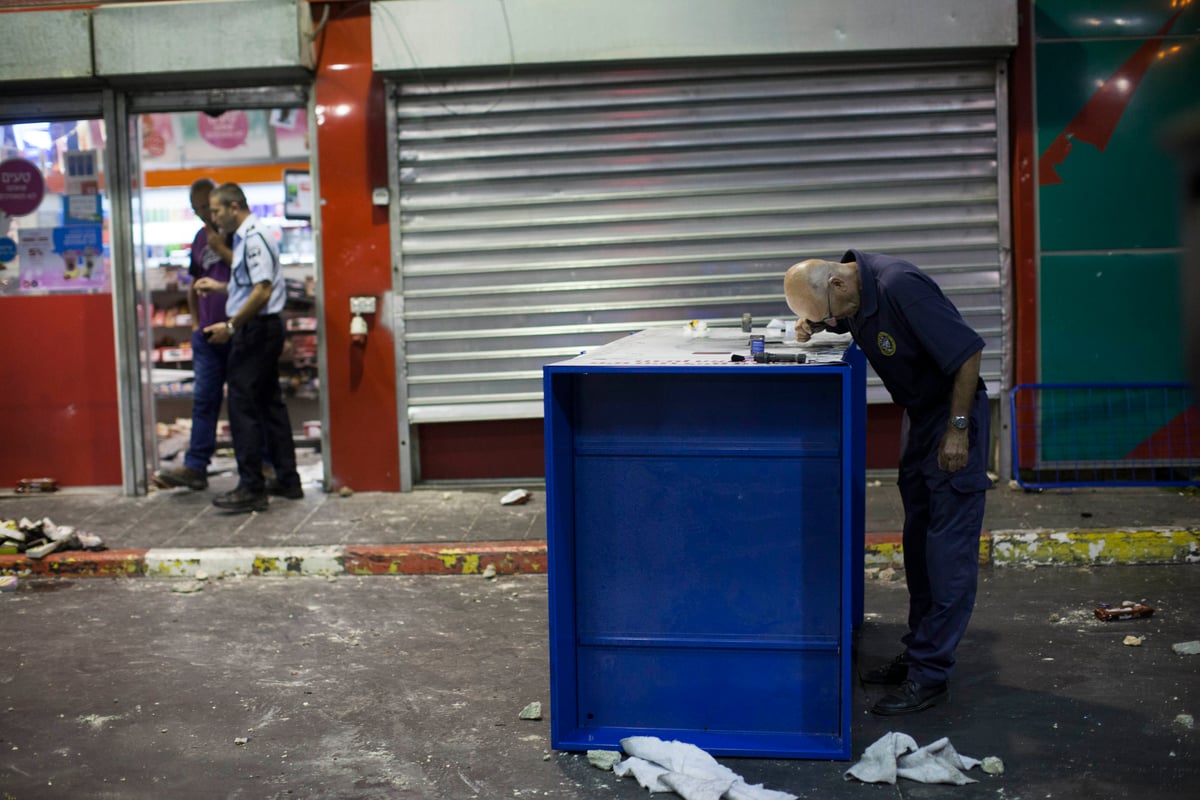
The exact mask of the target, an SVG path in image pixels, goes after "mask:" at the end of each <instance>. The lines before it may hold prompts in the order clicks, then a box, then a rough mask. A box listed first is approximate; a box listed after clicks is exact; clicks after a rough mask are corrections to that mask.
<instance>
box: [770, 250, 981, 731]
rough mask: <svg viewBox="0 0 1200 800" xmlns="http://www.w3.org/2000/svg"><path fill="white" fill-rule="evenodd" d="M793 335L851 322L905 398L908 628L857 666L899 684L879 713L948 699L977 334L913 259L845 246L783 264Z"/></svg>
mask: <svg viewBox="0 0 1200 800" xmlns="http://www.w3.org/2000/svg"><path fill="white" fill-rule="evenodd" d="M784 294H785V296H786V298H787V303H788V306H789V307H790V308H791V309H792V311H793V312H794V313H795V314H796V315H797V317H798V318H799V319H798V320H797V322H796V338H797V340H799V341H801V342H804V341H808V339H809V338H810V337H811V336H812V334H813V333H816V332H818V331H821V330H828V331H832V332H834V333H846V332H847V331H848V332H849V333H851V334H852V335H853V337H854V341H855V342H856V343H857V344H858V346H859V347H860V348H861V349H862V351H863V352H864V353H865V354H866V356H867V359H868V360H869V361H870V362H871V366H872V367H873V368H874V369H875V372H876V374H877V375H879V377H880V378H881V379H882V380H883V384H884V386H885V387H887V390H888V392H890V393H891V395H892V399H893V400H894V401H895V402H896V404H897V405H899V406H901V407H903V408H904V411H905V415H904V424H903V427H902V434H901V439H902V453H901V456H900V474H899V480H898V485H899V488H900V497H901V499H902V500H903V501H904V539H903V541H904V568H905V574H906V579H907V581H908V594H909V607H908V633H907V634H905V636H904V637H902V639H901V641H902V642H903V643H904V646H905V649H904V652H903V653H901V654H900V655H898V656H897V657H896V658H895V659H894V660H892V661H891V662H890V663H888V664H884V665H882V666H880V667H877V668H875V669H872V670H870V671H868V672H866V673H864V674H863V675H862V676H861V677H862V679H863V681H864V682H866V683H875V684H881V685H897V688H896V689H894V690H893V691H891V692H889V693H888V694H886V695H885V696H884V697H883V698H882V699H880V700H879V701H878V702H877V703H876V704H875V705H874V706H873V707H872V708H871V711H872V712H873V713H876V714H883V715H895V714H907V713H911V712H915V711H923V710H925V709H927V708H929V707H930V706H933V705H935V704H936V703H939V702H941V701H943V700H947V699H949V680H950V674H951V672H952V670H953V668H954V663H955V658H954V652H955V649H956V648H957V646H958V643H959V641H960V640H961V639H962V636H963V633H964V632H965V631H966V629H967V623H968V621H969V620H970V618H971V612H972V610H973V609H974V606H975V593H976V586H977V583H978V565H979V537H980V533H981V530H982V527H983V509H984V499H985V493H986V490H987V489H988V488H989V487H990V485H991V481H990V479H989V478H988V476H987V465H986V460H987V451H988V427H989V410H988V400H987V391H986V388H985V387H984V384H983V381H982V380H981V379H980V377H979V361H980V356H981V354H982V351H983V346H984V342H983V339H982V338H981V337H980V336H979V334H978V333H976V332H975V331H974V330H972V329H971V328H970V327H969V326H968V325H967V324H966V322H964V321H963V318H962V315H961V314H959V312H958V309H956V308H955V307H954V304H953V303H951V302H950V301H949V300H948V299H947V298H946V296H945V295H944V294H943V293H942V290H941V289H940V288H939V287H938V285H937V284H936V283H935V282H934V281H933V280H932V279H931V278H930V277H929V276H928V275H926V274H925V273H924V272H922V271H921V270H920V269H918V268H917V267H916V266H914V265H913V264H911V263H909V262H907V261H904V260H902V259H899V258H895V257H892V256H887V255H881V254H879V253H864V252H860V251H858V250H849V251H847V252H846V254H845V255H844V256H843V257H842V260H841V262H840V263H839V262H833V261H823V260H819V259H811V260H807V261H801V262H800V263H798V264H795V265H793V266H792V267H790V268H789V269H788V271H787V274H786V275H785V276H784Z"/></svg>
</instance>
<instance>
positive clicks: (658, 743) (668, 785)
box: [613, 736, 796, 800]
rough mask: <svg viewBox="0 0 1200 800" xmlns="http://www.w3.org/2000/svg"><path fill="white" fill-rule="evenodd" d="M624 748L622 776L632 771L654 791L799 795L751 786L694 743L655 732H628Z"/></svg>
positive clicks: (750, 799)
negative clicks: (662, 737)
mask: <svg viewBox="0 0 1200 800" xmlns="http://www.w3.org/2000/svg"><path fill="white" fill-rule="evenodd" d="M621 749H622V750H624V751H625V753H626V754H627V755H628V756H629V758H627V759H625V760H624V761H622V762H620V763H618V764H616V765H615V766H614V767H613V773H614V774H616V775H617V777H619V778H624V777H625V776H627V775H632V776H633V777H634V778H636V779H637V782H638V783H639V784H640V785H641V786H642V788H643V789H648V790H650V792H675V793H676V794H678V795H679V796H680V797H682V798H684V800H700V798H711V797H737V798H739V800H796V795H794V794H788V793H787V792H777V791H775V790H773V789H765V788H763V785H762V784H761V783H760V784H755V785H753V786H751V785H750V784H748V783H746V781H745V780H744V779H743V778H742V776H741V775H738V774H737V773H736V772H734V771H733V770H731V769H729V768H728V767H726V766H724V765H722V764H720V763H718V762H717V760H716V759H715V758H713V757H712V756H711V755H709V754H708V753H707V752H705V751H704V750H701V749H700V748H699V747H697V746H696V745H694V744H688V743H687V742H679V741H670V742H667V741H663V740H662V739H659V738H657V737H655V736H628V737H626V738H624V739H622V740H621Z"/></svg>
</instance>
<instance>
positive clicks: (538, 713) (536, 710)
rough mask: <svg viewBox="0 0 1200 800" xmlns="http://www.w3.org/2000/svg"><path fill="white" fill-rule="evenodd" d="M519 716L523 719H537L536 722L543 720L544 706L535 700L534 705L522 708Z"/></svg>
mask: <svg viewBox="0 0 1200 800" xmlns="http://www.w3.org/2000/svg"><path fill="white" fill-rule="evenodd" d="M517 716H518V717H520V718H521V719H535V720H536V719H541V718H542V704H541V703H540V702H538V701H537V700H534V701H533V702H532V703H530V704H529V705H527V706H525V707H524V708H522V709H521V713H520V714H518V715H517Z"/></svg>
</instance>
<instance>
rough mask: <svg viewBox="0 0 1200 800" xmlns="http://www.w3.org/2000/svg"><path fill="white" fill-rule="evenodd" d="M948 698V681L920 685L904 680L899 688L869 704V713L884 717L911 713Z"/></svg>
mask: <svg viewBox="0 0 1200 800" xmlns="http://www.w3.org/2000/svg"><path fill="white" fill-rule="evenodd" d="M949 699H950V684H948V683H935V684H933V685H932V686H922V685H921V684H919V683H917V682H916V681H910V680H906V681H905V682H904V683H902V684H900V688H898V689H896V690H894V691H891V692H888V693H887V694H886V695H884V697H883V699H882V700H880V701H879V702H878V703H876V704H875V705H873V706H871V713H872V714H881V715H883V716H885V717H894V716H896V715H897V714H912V713H913V712H916V711H924V710H925V709H927V708H929V707H930V706H933V705H937V704H938V703H940V702H942V701H943V700H949Z"/></svg>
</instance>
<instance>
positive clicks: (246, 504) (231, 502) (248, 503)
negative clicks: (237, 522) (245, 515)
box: [212, 486, 267, 511]
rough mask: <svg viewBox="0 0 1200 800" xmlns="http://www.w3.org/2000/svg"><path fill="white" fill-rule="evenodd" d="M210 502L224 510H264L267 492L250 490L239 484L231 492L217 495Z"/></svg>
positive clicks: (265, 508)
mask: <svg viewBox="0 0 1200 800" xmlns="http://www.w3.org/2000/svg"><path fill="white" fill-rule="evenodd" d="M212 502H213V505H214V506H216V507H217V508H220V509H223V510H225V511H266V510H267V493H266V492H252V491H250V490H249V489H243V488H242V487H240V486H239V487H238V488H236V489H234V490H233V491H232V492H226V493H225V494H219V495H217V496H216V497H214V498H213V501H212Z"/></svg>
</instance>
